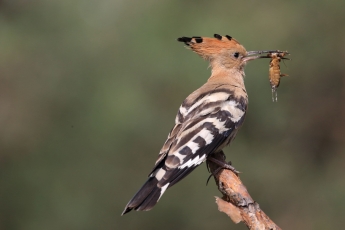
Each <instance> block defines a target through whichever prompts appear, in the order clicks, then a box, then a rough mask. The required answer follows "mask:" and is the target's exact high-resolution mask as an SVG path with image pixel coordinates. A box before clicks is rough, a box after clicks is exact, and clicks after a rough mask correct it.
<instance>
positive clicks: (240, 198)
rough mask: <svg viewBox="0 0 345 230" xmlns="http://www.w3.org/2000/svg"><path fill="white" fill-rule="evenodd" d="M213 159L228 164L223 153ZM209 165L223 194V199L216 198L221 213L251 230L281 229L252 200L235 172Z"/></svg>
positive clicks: (209, 162)
mask: <svg viewBox="0 0 345 230" xmlns="http://www.w3.org/2000/svg"><path fill="white" fill-rule="evenodd" d="M212 157H214V158H216V159H217V160H219V161H222V162H224V163H227V162H226V161H225V155H224V153H223V152H219V153H217V154H214V155H212ZM207 163H208V165H209V168H210V170H211V172H212V174H213V175H214V179H215V181H216V184H217V186H218V189H219V191H220V192H221V193H222V194H223V197H222V198H219V197H216V203H217V205H218V210H219V211H221V212H224V213H226V214H227V215H228V216H229V217H230V218H231V219H232V221H233V222H234V223H236V224H237V223H239V222H241V221H242V222H243V223H244V224H245V225H247V227H248V228H249V229H251V230H254V229H255V230H261V229H272V230H279V229H281V228H280V227H278V226H277V225H276V224H275V223H274V222H273V221H272V220H271V219H270V218H269V217H268V216H267V215H266V214H265V213H264V212H263V211H262V210H261V209H260V207H259V204H258V203H257V202H255V201H254V200H253V199H252V197H251V196H250V195H249V193H248V191H247V188H246V187H245V186H244V184H243V183H242V181H241V180H240V178H239V177H238V176H237V175H236V174H235V173H234V172H233V171H231V170H228V169H221V170H219V165H217V164H215V163H213V162H211V161H207Z"/></svg>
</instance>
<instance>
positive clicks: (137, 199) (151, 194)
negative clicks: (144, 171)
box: [122, 177, 168, 215]
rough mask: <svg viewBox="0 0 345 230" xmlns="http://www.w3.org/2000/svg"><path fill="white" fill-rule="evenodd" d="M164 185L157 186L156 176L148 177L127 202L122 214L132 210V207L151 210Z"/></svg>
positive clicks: (138, 209)
mask: <svg viewBox="0 0 345 230" xmlns="http://www.w3.org/2000/svg"><path fill="white" fill-rule="evenodd" d="M167 186H168V184H167ZM167 186H166V187H167ZM166 187H162V188H160V187H158V180H157V178H156V177H150V178H149V179H148V180H147V181H146V182H145V184H144V185H143V186H142V187H141V188H140V189H139V191H138V192H137V193H136V194H135V195H134V197H133V198H132V199H131V200H130V201H129V202H128V204H127V205H126V207H125V210H124V211H123V212H122V215H124V214H126V213H128V212H130V211H132V210H133V209H134V210H137V211H149V210H151V209H152V208H153V206H155V204H156V203H157V202H158V200H159V199H160V197H161V196H162V195H163V193H164V192H165V190H166Z"/></svg>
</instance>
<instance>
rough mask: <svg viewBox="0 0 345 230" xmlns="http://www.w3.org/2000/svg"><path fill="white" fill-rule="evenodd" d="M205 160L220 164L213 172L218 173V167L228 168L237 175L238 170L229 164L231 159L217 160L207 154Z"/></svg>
mask: <svg viewBox="0 0 345 230" xmlns="http://www.w3.org/2000/svg"><path fill="white" fill-rule="evenodd" d="M207 160H208V161H212V162H213V163H215V164H217V165H219V166H220V167H219V168H218V169H217V171H215V174H216V173H218V171H219V170H220V169H229V170H231V171H233V172H234V173H235V174H236V175H238V174H239V173H240V172H239V171H237V170H236V169H235V167H234V166H232V165H231V161H229V163H224V162H222V161H220V160H218V159H216V158H213V157H212V156H209V157H208V158H207Z"/></svg>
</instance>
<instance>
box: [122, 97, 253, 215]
mask: <svg viewBox="0 0 345 230" xmlns="http://www.w3.org/2000/svg"><path fill="white" fill-rule="evenodd" d="M246 107H247V104H246V100H244V99H243V98H241V100H236V99H234V98H233V97H232V96H231V94H230V95H229V94H228V93H227V92H220V93H219V92H218V93H217V92H216V93H213V94H205V95H203V96H202V97H200V98H199V100H197V101H196V102H195V103H193V104H192V105H190V106H188V107H187V106H185V105H184V104H182V106H181V107H180V110H179V112H178V115H177V117H176V125H175V127H174V128H173V129H172V131H171V132H170V134H169V136H168V139H167V141H166V142H165V144H164V145H163V148H162V150H161V152H160V155H159V158H158V160H157V161H156V165H155V167H154V169H153V170H152V172H151V174H150V175H149V178H148V180H147V181H146V183H145V184H144V185H143V186H142V187H141V189H140V190H139V191H138V192H137V193H136V194H135V195H134V197H133V198H132V199H131V200H130V201H129V203H128V204H127V206H126V208H125V210H124V212H123V213H122V214H125V213H127V212H129V211H131V210H132V209H134V210H150V209H152V208H153V206H154V205H155V204H156V203H157V202H158V200H159V199H160V198H161V196H162V195H163V193H164V192H165V190H166V189H167V188H169V187H171V186H173V185H174V184H176V183H177V182H178V181H180V180H181V179H183V178H184V177H185V176H187V175H188V174H189V173H190V172H192V171H193V170H194V169H195V168H196V167H197V166H199V165H200V164H201V163H203V162H204V161H205V160H206V158H207V156H208V155H210V154H211V153H213V152H216V151H219V150H221V149H222V148H223V147H225V146H226V145H227V144H229V142H230V141H231V140H232V139H233V138H234V137H235V135H236V133H237V130H238V128H239V127H240V126H241V124H242V123H243V120H244V116H245V111H246Z"/></svg>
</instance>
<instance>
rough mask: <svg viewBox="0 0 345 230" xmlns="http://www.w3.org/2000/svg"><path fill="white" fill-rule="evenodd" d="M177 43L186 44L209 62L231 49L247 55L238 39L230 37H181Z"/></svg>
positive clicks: (217, 35)
mask: <svg viewBox="0 0 345 230" xmlns="http://www.w3.org/2000/svg"><path fill="white" fill-rule="evenodd" d="M177 41H179V42H184V43H185V44H186V45H187V46H188V47H190V48H191V49H192V50H193V51H194V52H195V53H197V54H199V55H200V56H201V57H202V58H204V59H207V60H212V59H213V58H215V57H216V56H219V55H221V54H222V53H224V52H226V51H228V50H231V49H237V50H241V51H242V52H243V53H244V54H245V53H246V49H245V48H244V47H243V46H242V45H241V44H240V43H239V42H238V41H237V40H236V39H234V38H232V37H231V36H229V35H225V36H221V35H219V34H215V35H214V38H208V37H197V36H195V37H180V38H178V39H177Z"/></svg>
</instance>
